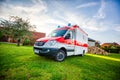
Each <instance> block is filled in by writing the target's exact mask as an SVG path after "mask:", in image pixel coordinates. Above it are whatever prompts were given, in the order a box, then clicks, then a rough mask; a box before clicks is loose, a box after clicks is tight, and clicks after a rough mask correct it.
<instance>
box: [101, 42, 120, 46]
mask: <svg viewBox="0 0 120 80" xmlns="http://www.w3.org/2000/svg"><path fill="white" fill-rule="evenodd" d="M109 45H114V46H120V45H119V44H118V43H116V42H113V43H103V44H102V45H101V46H109Z"/></svg>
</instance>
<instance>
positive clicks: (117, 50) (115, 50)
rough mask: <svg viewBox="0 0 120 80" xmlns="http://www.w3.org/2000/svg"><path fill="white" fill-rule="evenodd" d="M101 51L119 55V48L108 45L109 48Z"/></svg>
mask: <svg viewBox="0 0 120 80" xmlns="http://www.w3.org/2000/svg"><path fill="white" fill-rule="evenodd" d="M102 49H104V50H105V51H107V52H109V53H120V46H115V45H109V46H105V47H103V48H102Z"/></svg>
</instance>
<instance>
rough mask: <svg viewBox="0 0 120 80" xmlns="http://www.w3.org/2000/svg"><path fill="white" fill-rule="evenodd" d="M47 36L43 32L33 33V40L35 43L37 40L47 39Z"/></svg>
mask: <svg viewBox="0 0 120 80" xmlns="http://www.w3.org/2000/svg"><path fill="white" fill-rule="evenodd" d="M45 36H46V34H45V33H43V32H32V40H33V41H34V42H35V41H36V40H37V39H39V38H42V37H45Z"/></svg>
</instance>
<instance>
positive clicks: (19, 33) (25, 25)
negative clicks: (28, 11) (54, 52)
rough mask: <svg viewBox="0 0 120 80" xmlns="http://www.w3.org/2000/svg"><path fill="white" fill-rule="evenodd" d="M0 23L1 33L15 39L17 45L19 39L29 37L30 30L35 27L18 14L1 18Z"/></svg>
mask: <svg viewBox="0 0 120 80" xmlns="http://www.w3.org/2000/svg"><path fill="white" fill-rule="evenodd" d="M0 25H1V26H2V27H3V29H2V33H3V35H5V36H8V37H9V38H12V39H17V40H18V41H17V45H18V46H19V45H20V42H21V39H23V40H24V39H25V38H26V37H30V35H31V32H30V30H33V29H34V28H35V27H34V26H32V25H30V22H29V20H23V19H22V18H20V17H18V16H11V17H10V19H9V20H8V21H7V20H2V21H1V23H0Z"/></svg>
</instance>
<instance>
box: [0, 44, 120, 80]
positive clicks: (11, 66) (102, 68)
mask: <svg viewBox="0 0 120 80" xmlns="http://www.w3.org/2000/svg"><path fill="white" fill-rule="evenodd" d="M0 80H120V54H110V55H108V56H104V55H93V54H86V55H85V56H84V57H81V56H71V57H67V58H66V59H65V61H63V62H56V61H54V60H52V59H50V58H46V57H41V56H38V55H35V54H34V53H33V47H30V46H27V47H26V46H20V47H17V46H16V45H15V44H7V43H0Z"/></svg>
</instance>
